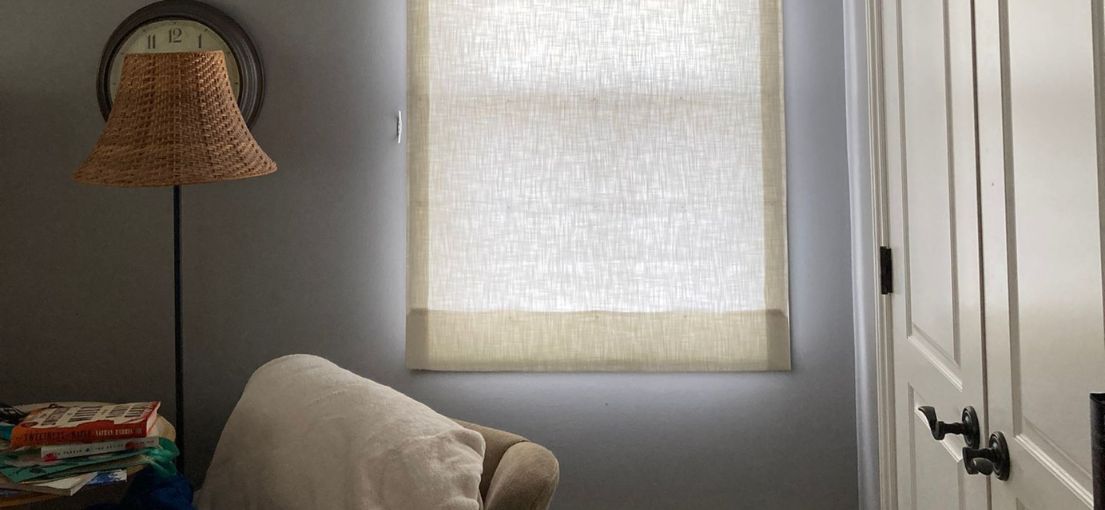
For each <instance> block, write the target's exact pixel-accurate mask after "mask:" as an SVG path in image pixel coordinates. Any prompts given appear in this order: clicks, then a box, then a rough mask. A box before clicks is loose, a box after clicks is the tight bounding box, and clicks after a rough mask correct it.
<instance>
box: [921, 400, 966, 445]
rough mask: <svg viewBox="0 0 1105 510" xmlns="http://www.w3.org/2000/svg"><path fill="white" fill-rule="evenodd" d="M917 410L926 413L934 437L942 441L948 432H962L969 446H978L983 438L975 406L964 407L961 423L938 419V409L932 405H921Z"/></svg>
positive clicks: (964, 440)
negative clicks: (980, 433)
mask: <svg viewBox="0 0 1105 510" xmlns="http://www.w3.org/2000/svg"><path fill="white" fill-rule="evenodd" d="M917 410H918V411H921V414H923V415H925V420H927V421H928V424H929V430H930V431H932V438H933V439H935V440H937V441H941V440H943V439H944V436H946V435H948V434H960V435H962V436H963V442H964V443H967V446H968V447H970V448H978V445H979V443H980V442H981V439H980V437H979V432H978V413H975V408H973V407H971V406H967V407H964V408H963V414H962V415H961V416H960V421H959V423H944V422H942V421H940V420H938V419H937V418H936V409H934V408H933V407H932V406H921V407H918V408H917Z"/></svg>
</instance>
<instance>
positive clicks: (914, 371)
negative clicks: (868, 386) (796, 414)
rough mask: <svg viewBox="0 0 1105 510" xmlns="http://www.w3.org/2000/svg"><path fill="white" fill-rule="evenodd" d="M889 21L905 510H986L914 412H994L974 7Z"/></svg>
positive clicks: (907, 1)
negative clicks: (990, 408) (984, 304)
mask: <svg viewBox="0 0 1105 510" xmlns="http://www.w3.org/2000/svg"><path fill="white" fill-rule="evenodd" d="M882 16H883V17H882V20H881V21H882V23H881V26H882V32H883V33H882V38H883V41H882V43H883V48H885V49H884V51H883V62H882V64H883V65H882V69H883V73H884V74H883V76H882V79H883V84H884V97H885V101H886V103H885V112H886V133H885V134H886V138H885V140H886V149H887V162H886V165H887V190H888V191H887V195H888V196H887V203H888V209H889V210H888V215H889V220H890V221H889V223H890V242H889V244H890V247H891V249H892V250H893V254H894V259H895V260H894V266H895V278H896V281H895V290H896V292H895V293H894V294H893V295H892V296H891V297H890V308H891V315H892V316H891V323H892V326H891V328H892V330H893V337H894V345H893V350H894V358H895V361H894V379H895V402H896V409H895V414H896V416H895V423H896V437H897V443H898V447H897V479H898V504H899V508H901V509H928V508H932V509H952V508H963V509H980V508H986V507H987V506H988V504H989V502H988V495H987V490H986V480H985V479H984V478H979V477H967V476H964V471H963V467H962V448H963V446H964V442H963V439H962V438H961V437H960V436H955V435H949V436H947V437H946V438H945V439H944V440H943V441H936V440H935V439H933V438H932V436H931V433H930V432H929V429H928V425H927V423H926V421H925V419H924V418H923V417H922V416H921V415H919V413H917V412H916V409H917V407H919V406H922V405H930V406H933V407H934V408H935V409H936V410H937V413H938V415H939V417H940V419H941V420H943V421H946V422H956V421H959V416H960V412H961V410H962V409H963V407H965V406H968V405H970V406H974V407H975V408H976V409H978V410H980V411H981V410H982V409H983V408H984V405H985V403H984V400H983V395H984V388H983V381H984V377H983V369H982V329H981V318H982V317H981V299H980V293H981V281H980V279H979V275H980V268H979V239H978V207H977V205H978V202H977V192H978V188H977V183H978V173H977V163H976V158H975V143H974V140H975V136H974V133H975V122H974V119H975V114H974V106H975V105H974V68H973V41H972V35H971V6H970V3H969V2H959V1H956V0H950V1H944V2H940V1H912V0H902V1H891V2H885V3H883V4H882Z"/></svg>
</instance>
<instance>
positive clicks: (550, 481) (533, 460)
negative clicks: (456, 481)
mask: <svg viewBox="0 0 1105 510" xmlns="http://www.w3.org/2000/svg"><path fill="white" fill-rule="evenodd" d="M456 421H457V423H459V424H461V425H462V426H464V427H466V428H469V429H472V430H475V431H476V432H479V433H480V434H482V435H483V438H484V442H486V443H487V448H486V450H485V453H484V457H483V476H482V477H481V478H480V494H483V501H484V510H545V509H546V508H548V507H549V502H550V501H551V500H552V496H553V492H555V491H556V485H557V483H558V482H559V481H560V465H559V463H557V461H556V457H555V456H553V454H552V452H550V451H549V450H547V449H545V447H543V446H541V445H539V444H537V443H531V442H529V441H528V440H526V438H524V437H522V436H519V435H516V434H511V433H510V432H503V431H501V430H496V429H493V428H490V427H484V426H482V425H476V424H474V423H467V422H463V421H460V420H456Z"/></svg>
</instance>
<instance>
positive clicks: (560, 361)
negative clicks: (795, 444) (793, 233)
mask: <svg viewBox="0 0 1105 510" xmlns="http://www.w3.org/2000/svg"><path fill="white" fill-rule="evenodd" d="M408 5H409V9H410V12H409V27H408V34H409V58H410V61H409V73H410V76H409V82H410V93H409V106H410V108H411V115H410V122H409V125H410V129H409V131H410V133H411V136H410V139H409V144H410V145H409V161H410V170H409V171H410V202H409V203H410V215H409V221H410V234H409V247H408V248H409V274H408V277H409V281H408V283H409V285H408V304H409V311H408V317H407V326H408V329H407V331H408V332H407V337H408V344H407V364H408V366H409V367H411V368H421V369H437V370H679V371H693V370H785V369H789V367H790V345H789V344H790V335H789V327H788V323H789V320H788V309H787V269H786V228H785V224H786V219H785V203H786V201H785V175H784V174H785V171H784V168H785V161H784V142H783V138H784V136H783V122H782V118H783V117H782V116H783V101H782V54H781V42H780V41H781V26H780V1H779V0H679V1H676V0H562V1H557V2H547V1H542V0H411V1H410V2H409V4H408Z"/></svg>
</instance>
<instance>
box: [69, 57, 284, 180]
mask: <svg viewBox="0 0 1105 510" xmlns="http://www.w3.org/2000/svg"><path fill="white" fill-rule="evenodd" d="M275 171H276V163H274V162H273V161H272V160H271V159H269V157H268V155H267V154H265V152H264V151H263V150H261V147H260V146H258V145H257V141H256V140H254V139H253V135H252V134H250V132H249V129H248V128H247V127H246V123H245V120H243V119H242V114H241V112H240V111H239V110H238V104H237V102H236V101H235V99H234V93H233V91H232V89H231V88H230V79H229V78H228V77H227V73H226V63H225V61H224V59H223V54H222V52H221V51H205V52H192V53H160V54H130V55H127V56H126V58H125V60H124V61H123V74H122V79H121V81H120V83H119V91H118V93H117V94H116V96H115V102H114V104H113V105H112V109H111V115H110V116H109V117H108V120H107V125H106V126H104V131H103V133H102V134H101V135H100V139H99V141H98V142H96V147H94V148H93V149H92V154H91V155H89V156H88V159H87V160H85V162H84V163H83V164H81V166H80V168H78V169H77V171H76V173H75V174H74V175H73V178H74V179H76V180H77V181H80V182H84V183H89V184H103V185H107V186H123V187H144V186H175V185H180V184H199V183H205V182H216V181H227V180H233V179H244V178H247V177H256V176H259V175H265V174H269V173H272V172H275Z"/></svg>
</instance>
